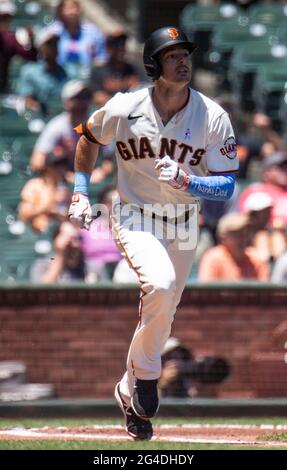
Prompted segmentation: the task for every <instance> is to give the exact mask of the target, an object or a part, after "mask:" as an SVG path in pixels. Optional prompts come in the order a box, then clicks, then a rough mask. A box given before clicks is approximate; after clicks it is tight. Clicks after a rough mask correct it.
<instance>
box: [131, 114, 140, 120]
mask: <svg viewBox="0 0 287 470" xmlns="http://www.w3.org/2000/svg"><path fill="white" fill-rule="evenodd" d="M140 117H142V114H139V115H138V116H131V114H129V115H128V120H129V121H131V120H132V119H138V118H140Z"/></svg>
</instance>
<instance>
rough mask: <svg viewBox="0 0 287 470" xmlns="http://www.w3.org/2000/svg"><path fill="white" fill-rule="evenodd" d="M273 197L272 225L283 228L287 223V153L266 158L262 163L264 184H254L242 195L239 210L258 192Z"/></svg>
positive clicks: (279, 153)
mask: <svg viewBox="0 0 287 470" xmlns="http://www.w3.org/2000/svg"><path fill="white" fill-rule="evenodd" d="M259 191H260V192H261V193H265V194H267V195H268V196H270V197H271V200H272V211H271V221H270V222H271V224H272V226H273V227H274V226H276V227H280V226H281V227H283V226H284V225H285V224H286V223H287V211H286V206H287V155H286V153H285V152H276V153H274V154H273V155H270V156H268V157H266V158H264V160H263V163H262V182H260V183H253V184H251V185H250V186H248V187H247V188H246V189H245V190H244V191H243V192H242V194H241V195H240V198H239V208H240V211H242V210H243V206H244V203H245V200H246V198H247V197H248V196H249V195H250V194H254V193H255V194H256V193H258V192H259Z"/></svg>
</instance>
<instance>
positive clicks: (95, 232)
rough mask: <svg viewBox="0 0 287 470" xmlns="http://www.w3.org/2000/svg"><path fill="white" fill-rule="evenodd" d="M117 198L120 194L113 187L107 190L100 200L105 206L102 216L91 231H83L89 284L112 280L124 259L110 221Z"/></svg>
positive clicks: (93, 223) (95, 221)
mask: <svg viewBox="0 0 287 470" xmlns="http://www.w3.org/2000/svg"><path fill="white" fill-rule="evenodd" d="M117 196H118V193H117V191H116V190H115V189H114V188H113V187H107V188H105V189H104V191H103V192H102V194H101V196H100V200H99V203H100V204H102V205H103V206H104V208H103V210H101V211H100V212H101V215H100V216H99V218H97V219H96V220H94V221H93V222H92V224H91V228H90V230H89V231H87V230H81V236H82V248H83V252H84V255H85V258H86V261H87V270H88V273H89V274H88V281H89V282H94V281H97V280H101V281H103V280H111V279H112V276H113V273H114V269H115V267H116V265H117V263H118V262H119V260H120V259H121V258H122V255H121V253H120V251H119V249H118V248H117V246H116V244H115V241H114V239H113V237H112V234H111V230H110V219H109V216H110V214H111V210H112V204H113V201H114V200H116V198H117Z"/></svg>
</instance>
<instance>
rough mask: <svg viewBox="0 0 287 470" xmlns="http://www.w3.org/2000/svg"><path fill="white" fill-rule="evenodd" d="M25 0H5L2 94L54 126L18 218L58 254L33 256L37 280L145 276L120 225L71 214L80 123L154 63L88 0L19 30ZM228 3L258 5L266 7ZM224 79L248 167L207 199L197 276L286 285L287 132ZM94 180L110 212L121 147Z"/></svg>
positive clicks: (35, 160) (220, 89) (216, 92)
mask: <svg viewBox="0 0 287 470" xmlns="http://www.w3.org/2000/svg"><path fill="white" fill-rule="evenodd" d="M20 3H21V2H14V1H12V0H0V98H1V97H2V102H3V99H4V98H6V99H7V97H9V96H12V95H13V96H16V97H17V100H16V101H15V103H16V111H17V116H18V117H19V119H24V118H25V117H26V116H27V113H28V115H29V116H36V117H37V118H40V120H41V122H43V123H44V124H43V127H42V130H41V132H39V133H38V136H37V139H36V141H35V144H34V145H33V150H32V152H31V155H30V159H29V165H28V167H29V175H30V176H31V177H30V178H29V179H28V180H27V181H26V182H25V184H24V185H23V187H22V188H21V194H20V201H19V205H18V217H19V220H21V221H22V222H23V223H24V224H25V225H26V226H28V227H29V228H31V229H32V230H33V232H35V233H37V234H39V236H41V237H42V238H43V237H44V238H45V237H46V238H47V239H49V240H50V242H51V245H52V250H51V252H49V253H47V254H46V256H42V257H39V258H38V259H36V260H35V261H34V262H33V264H32V266H31V269H30V279H31V281H32V282H58V281H60V282H61V281H63V282H64V281H71V280H74V281H75V280H76V281H77V280H78V281H86V282H97V281H113V282H129V283H134V282H137V278H136V277H135V275H134V273H133V272H132V271H131V270H130V268H129V266H128V264H127V263H126V261H125V260H124V259H122V258H121V255H120V253H119V252H118V250H117V247H116V245H115V242H114V240H113V238H112V236H111V234H110V235H109V236H107V234H109V231H110V228H109V220H108V219H107V218H105V216H102V217H100V218H99V219H97V220H95V221H94V222H93V223H92V227H91V230H90V232H87V231H84V230H79V229H77V228H75V227H74V226H73V225H72V224H71V223H70V222H69V220H68V219H67V210H68V206H69V203H70V197H71V188H72V184H73V178H74V175H73V160H74V154H75V148H76V144H77V140H78V137H79V136H78V134H77V133H76V132H75V131H74V127H75V126H77V125H78V124H79V123H80V122H82V121H84V120H85V119H86V118H87V117H88V115H89V113H90V112H91V111H92V110H94V109H95V108H97V107H101V106H103V105H104V104H105V103H106V101H107V100H109V99H110V98H111V97H112V96H113V95H114V94H115V93H117V92H118V91H121V92H126V91H128V90H133V89H136V88H137V87H140V86H148V82H147V80H146V77H145V75H144V73H143V68H142V64H141V63H140V61H139V63H134V61H131V60H129V50H128V47H127V45H128V42H129V39H130V38H129V35H128V33H127V31H125V30H123V29H119V30H116V31H115V32H114V33H113V34H111V35H108V36H107V35H105V34H104V33H103V32H102V31H101V30H100V29H99V27H98V26H96V25H95V24H93V23H91V22H90V21H88V20H87V19H86V18H85V17H84V15H83V12H82V7H81V2H80V1H79V0H61V1H60V2H59V3H58V6H57V8H56V10H55V11H52V14H51V21H49V22H47V23H48V24H46V25H45V26H44V27H43V26H41V27H40V28H35V25H34V24H30V25H29V24H26V23H25V25H24V27H21V24H20V25H19V24H18V25H17V27H15V26H14V25H13V20H14V17H15V15H16V14H17V8H18V7H19V5H20ZM22 3H23V2H22ZM24 3H25V2H24ZM26 3H28V2H26ZM191 3H196V2H191ZM197 3H198V4H214V5H216V4H219V3H220V2H218V1H198V2H197ZM228 3H231V4H237V5H239V6H240V7H242V8H243V9H248V8H249V7H250V6H251V5H253V4H256V3H259V2H256V1H248V0H241V1H240V0H238V1H237V2H234V1H233V2H232V1H230V2H228ZM19 30H21V31H20V32H19ZM20 33H21V34H20ZM199 48H200V44H199ZM19 57H20V58H21V67H20V68H19V72H18V73H17V76H16V80H15V82H14V83H13V84H12V82H10V81H9V77H10V76H11V69H12V67H13V61H14V60H15V58H16V59H18V58H19ZM9 70H10V71H9ZM204 74H206V77H207V78H208V79H209V80H210V77H212V74H213V72H212V69H211V70H210V69H209V70H204V67H203V65H202V64H196V63H195V65H194V73H193V83H192V84H191V85H192V86H194V87H195V88H196V89H198V90H199V91H202V92H203V93H206V90H205V88H204V84H206V80H203V81H202V85H201V83H200V80H199V78H198V77H202V76H204ZM213 78H215V77H213ZM211 81H212V80H211ZM286 82H287V74H286ZM212 83H215V86H214V88H213V90H212V94H213V96H212V97H213V98H214V99H215V100H216V101H217V102H218V103H219V104H220V105H221V106H222V107H223V108H224V109H225V110H226V111H227V112H228V113H229V115H230V117H231V120H232V123H233V127H234V129H235V133H236V139H237V143H238V154H239V158H240V169H239V174H238V179H237V187H236V191H235V194H234V196H233V198H232V200H231V201H228V203H219V202H212V201H202V204H201V212H200V229H201V231H200V242H199V247H198V252H197V258H196V263H195V268H194V269H193V271H192V273H191V276H190V279H191V280H199V281H203V282H210V281H225V282H226V281H231V282H232V281H240V280H245V279H248V280H255V281H256V280H258V281H270V280H272V281H274V282H284V281H286V280H287V211H286V207H287V153H286V141H285V138H284V132H283V131H279V130H278V129H277V128H276V126H274V124H273V122H272V119H271V118H270V117H269V116H268V115H266V114H264V113H263V112H261V111H259V110H257V109H255V110H253V111H252V112H250V111H249V112H244V111H242V110H241V109H239V108H238V106H237V103H236V100H235V99H234V96H233V95H232V93H231V92H230V90H228V89H227V88H226V87H224V86H223V85H222V82H220V81H218V80H216V79H215V80H213V81H212ZM55 109H56V110H57V112H55ZM0 115H1V113H0ZM3 178H9V174H1V175H0V179H2V180H3ZM91 184H92V187H100V188H101V191H100V192H98V193H97V194H96V199H97V202H100V203H103V204H105V205H106V206H107V207H109V206H110V205H111V203H112V198H113V197H114V196H115V195H116V190H115V186H116V175H115V165H114V147H113V145H110V146H106V147H104V148H102V149H101V154H100V156H99V159H98V163H97V166H96V168H95V169H94V171H93V174H92V177H91ZM91 202H92V203H94V202H96V201H95V200H93V199H92V201H91Z"/></svg>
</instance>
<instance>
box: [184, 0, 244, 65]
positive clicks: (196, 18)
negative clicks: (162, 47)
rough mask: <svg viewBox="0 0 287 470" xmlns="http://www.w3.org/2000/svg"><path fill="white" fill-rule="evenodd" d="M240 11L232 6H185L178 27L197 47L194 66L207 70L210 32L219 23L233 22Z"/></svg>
mask: <svg viewBox="0 0 287 470" xmlns="http://www.w3.org/2000/svg"><path fill="white" fill-rule="evenodd" d="M240 12H241V10H240V9H239V8H238V7H237V6H236V5H232V4H224V5H187V6H186V7H185V8H184V9H183V10H182V12H181V14H180V16H179V24H180V27H181V28H182V29H183V30H184V31H185V32H186V33H187V34H188V35H189V36H190V37H191V38H192V39H193V40H194V42H195V43H196V44H197V45H198V49H199V51H195V53H194V62H195V65H196V66H203V67H206V68H208V67H209V66H210V64H209V62H208V60H207V56H206V54H207V52H208V51H209V50H210V42H211V35H212V31H213V30H214V28H215V26H216V25H217V24H219V23H223V22H224V23H225V22H228V21H231V20H234V18H235V17H237V16H239V15H240Z"/></svg>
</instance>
